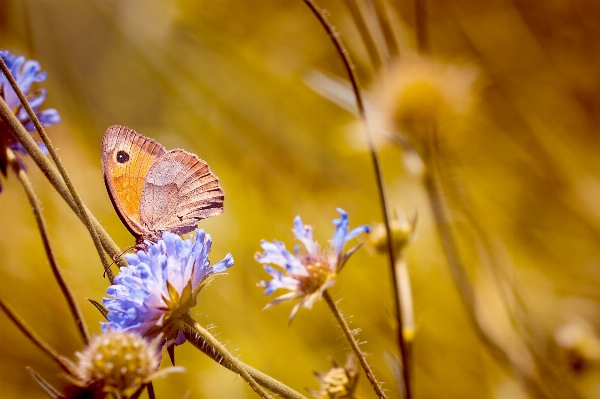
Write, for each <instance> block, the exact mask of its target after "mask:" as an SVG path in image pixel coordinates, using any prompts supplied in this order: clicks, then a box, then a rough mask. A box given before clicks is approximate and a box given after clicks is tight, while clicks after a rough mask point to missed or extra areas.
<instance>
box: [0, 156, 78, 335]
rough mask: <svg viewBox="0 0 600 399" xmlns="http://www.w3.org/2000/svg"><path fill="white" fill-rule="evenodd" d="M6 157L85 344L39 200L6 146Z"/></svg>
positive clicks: (72, 300) (74, 306) (71, 292)
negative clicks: (30, 211)
mask: <svg viewBox="0 0 600 399" xmlns="http://www.w3.org/2000/svg"><path fill="white" fill-rule="evenodd" d="M6 159H7V160H8V163H9V165H10V167H11V169H12V170H13V172H14V174H15V175H16V177H17V179H18V180H19V181H20V182H21V184H22V185H23V189H24V190H25V193H26V194H27V199H29V203H30V204H31V208H32V209H33V214H34V216H35V221H36V222H37V225H38V229H39V230H40V235H41V236H42V243H43V244H44V250H45V251H46V257H47V258H48V261H49V262H50V267H51V268H52V273H53V274H54V278H55V279H56V282H57V283H58V285H59V287H60V290H61V292H62V293H63V296H64V297H65V299H66V301H67V305H68V306H69V310H70V311H71V315H72V316H73V320H75V324H76V325H77V329H78V330H79V334H80V335H81V338H82V339H83V343H84V344H85V345H87V343H88V342H89V340H90V334H89V332H88V329H87V326H86V324H85V323H84V321H83V314H82V313H81V309H80V308H79V306H78V305H77V302H76V301H75V296H74V295H73V291H71V288H70V287H69V285H68V284H67V282H66V280H65V277H64V275H63V273H62V270H61V269H60V267H59V266H58V263H57V262H56V257H55V256H54V251H53V250H52V246H51V245H50V240H49V239H48V229H47V227H46V220H45V219H44V216H43V215H42V210H41V208H40V201H39V199H38V197H37V195H36V194H35V191H34V190H33V186H32V185H31V182H30V181H29V177H28V176H27V173H25V171H24V170H23V168H22V167H21V165H20V164H19V162H18V161H17V158H16V157H15V153H14V152H13V151H12V150H11V149H10V148H8V147H7V148H6Z"/></svg>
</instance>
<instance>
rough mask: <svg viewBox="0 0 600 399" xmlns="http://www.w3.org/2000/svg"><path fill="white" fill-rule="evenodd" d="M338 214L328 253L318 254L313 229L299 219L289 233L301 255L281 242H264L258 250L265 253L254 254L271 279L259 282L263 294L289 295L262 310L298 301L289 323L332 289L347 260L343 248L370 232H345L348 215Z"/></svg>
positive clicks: (356, 229)
mask: <svg viewBox="0 0 600 399" xmlns="http://www.w3.org/2000/svg"><path fill="white" fill-rule="evenodd" d="M337 211H338V212H339V213H340V214H341V216H342V217H341V218H340V219H335V220H333V224H334V225H335V226H336V228H335V232H334V233H333V238H332V240H331V247H330V248H329V250H327V251H323V250H321V248H320V247H319V245H318V244H317V242H316V241H315V240H314V239H313V235H312V227H310V226H307V225H304V223H302V220H301V219H300V216H296V218H295V219H294V229H293V230H292V231H293V232H294V235H295V236H296V239H297V240H299V241H300V242H301V243H302V244H303V246H304V251H300V248H298V247H296V249H295V251H294V253H293V254H292V253H290V252H289V251H288V250H287V249H286V248H285V245H284V244H283V243H282V242H279V241H273V242H267V241H264V240H263V241H262V242H261V247H262V249H263V250H264V251H265V252H263V253H257V254H256V260H257V262H259V263H262V264H264V265H265V271H266V272H267V273H269V274H270V275H271V277H273V279H272V280H271V281H261V282H260V283H259V285H260V286H261V287H265V288H266V289H265V294H267V295H268V294H271V293H273V292H274V291H275V290H277V289H280V288H282V289H286V290H288V291H289V292H288V293H286V294H283V295H281V296H279V297H278V298H276V299H275V300H274V301H272V302H271V303H269V304H268V305H267V306H266V307H265V308H268V307H271V306H274V305H277V304H279V303H282V302H286V301H291V300H294V299H297V298H300V300H299V301H298V303H297V304H296V305H295V306H294V308H293V310H292V313H291V314H290V321H291V320H292V319H293V318H294V316H295V315H296V312H297V311H298V309H300V307H302V306H304V307H306V308H309V309H310V308H311V307H312V305H313V303H314V302H315V301H316V300H317V299H319V298H321V296H322V294H323V291H325V290H326V289H327V288H329V287H331V286H333V284H334V282H335V276H336V275H337V273H338V271H339V270H340V268H341V267H342V266H343V264H344V262H345V261H346V260H347V256H349V255H346V254H344V252H343V251H344V245H345V244H346V242H347V241H349V240H351V239H352V238H354V237H356V236H358V235H359V234H361V233H365V232H368V231H369V228H368V227H367V226H360V227H357V228H355V229H354V230H352V231H351V232H348V214H347V213H346V212H344V211H343V210H342V209H339V208H338V209H337ZM350 252H352V251H350ZM271 265H275V266H277V267H278V268H275V267H273V266H271Z"/></svg>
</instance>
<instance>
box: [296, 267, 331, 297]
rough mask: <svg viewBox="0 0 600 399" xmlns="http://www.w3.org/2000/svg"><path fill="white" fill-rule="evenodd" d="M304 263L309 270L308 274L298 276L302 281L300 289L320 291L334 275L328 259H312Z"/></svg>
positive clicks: (308, 291) (306, 291)
mask: <svg viewBox="0 0 600 399" xmlns="http://www.w3.org/2000/svg"><path fill="white" fill-rule="evenodd" d="M302 263H304V267H305V268H306V271H307V272H308V276H301V277H299V278H298V280H299V281H300V289H301V290H302V292H305V293H313V292H316V291H318V290H319V289H320V288H321V287H322V286H323V284H325V283H326V282H327V281H328V280H329V279H331V278H332V277H333V273H332V272H331V269H330V266H329V262H327V261H326V260H320V259H319V260H316V261H314V260H311V261H309V262H306V263H305V262H302Z"/></svg>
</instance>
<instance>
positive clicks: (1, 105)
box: [0, 101, 127, 266]
mask: <svg viewBox="0 0 600 399" xmlns="http://www.w3.org/2000/svg"><path fill="white" fill-rule="evenodd" d="M0 118H1V119H2V122H4V124H5V125H6V126H7V127H8V128H9V129H10V131H11V133H12V134H13V135H14V136H15V138H16V139H17V140H18V141H19V142H20V143H21V144H22V145H23V147H25V149H26V150H27V153H28V154H29V156H31V158H32V159H33V161H34V162H35V163H36V165H37V166H38V167H39V168H40V170H41V171H42V173H44V176H46V178H47V179H48V181H50V183H51V184H52V186H53V187H54V188H55V189H56V191H57V192H58V193H59V194H60V195H61V197H62V198H63V199H64V200H65V202H66V203H67V204H68V205H69V206H70V207H71V209H72V210H73V211H74V212H75V214H76V215H77V216H78V217H79V218H80V219H81V220H83V216H82V213H81V212H80V211H79V209H78V208H77V206H76V204H75V201H74V200H73V197H72V196H71V193H70V192H69V190H68V188H67V186H66V184H65V182H64V181H63V179H62V177H61V176H60V174H59V172H58V170H57V169H56V167H55V166H54V165H53V164H52V162H50V160H48V158H46V156H45V155H44V153H43V152H42V150H40V148H39V147H38V145H37V143H36V142H35V140H33V137H31V135H30V134H29V132H27V130H25V128H24V127H23V125H22V124H21V122H20V121H19V120H18V119H17V117H16V116H15V114H14V113H13V110H11V109H10V108H9V107H8V105H7V104H6V103H5V102H4V101H0ZM84 209H85V212H86V213H87V215H88V217H89V218H90V219H91V221H92V223H93V224H94V227H95V229H96V231H97V232H98V233H99V236H100V239H101V242H102V246H103V247H104V249H105V250H106V251H107V252H108V254H109V255H110V256H111V257H112V258H113V259H115V261H116V262H117V264H118V265H119V266H127V263H126V262H125V261H124V260H123V259H122V258H121V257H119V255H120V254H121V249H120V248H119V247H118V246H117V244H115V242H114V241H113V240H112V238H111V237H110V236H109V235H108V233H107V232H106V230H104V228H103V227H102V225H101V224H100V223H99V222H98V221H97V220H96V219H95V218H94V216H93V215H92V214H91V213H90V211H89V210H88V209H87V208H85V206H84Z"/></svg>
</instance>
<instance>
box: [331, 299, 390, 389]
mask: <svg viewBox="0 0 600 399" xmlns="http://www.w3.org/2000/svg"><path fill="white" fill-rule="evenodd" d="M323 298H325V302H327V305H329V308H330V309H331V311H332V312H333V315H334V316H335V318H336V320H337V321H338V324H339V325H340V327H341V328H342V331H343V332H344V336H345V337H346V339H347V340H348V342H349V343H350V346H351V347H352V350H353V351H354V353H355V354H356V357H357V358H358V361H359V362H360V365H361V366H362V368H363V370H364V371H365V374H366V375H367V379H368V380H369V382H370V383H371V386H372V387H373V389H374V390H375V393H376V394H377V396H378V397H379V398H380V399H384V398H387V397H386V396H385V393H383V390H382V389H381V386H380V385H379V382H377V379H376V378H375V375H374V374H373V371H371V367H370V366H369V364H368V363H367V359H366V358H365V354H364V353H363V352H362V351H361V350H360V348H359V347H358V342H356V339H354V335H353V334H352V331H351V330H350V327H349V326H348V323H347V322H346V319H344V316H342V312H340V309H339V308H338V307H337V305H336V303H335V302H334V301H333V299H332V298H331V295H329V292H328V291H327V290H326V291H325V292H323Z"/></svg>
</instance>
